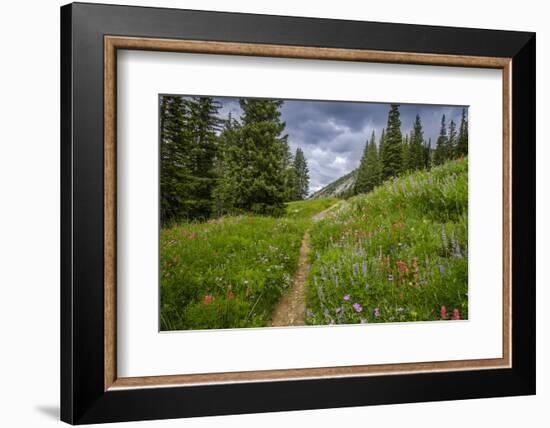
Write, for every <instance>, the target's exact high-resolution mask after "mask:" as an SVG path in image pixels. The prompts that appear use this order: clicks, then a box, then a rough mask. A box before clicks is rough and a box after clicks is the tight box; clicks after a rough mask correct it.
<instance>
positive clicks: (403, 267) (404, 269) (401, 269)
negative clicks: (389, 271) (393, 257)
mask: <svg viewBox="0 0 550 428" xmlns="http://www.w3.org/2000/svg"><path fill="white" fill-rule="evenodd" d="M397 270H398V271H399V275H404V274H406V273H408V272H409V268H408V267H407V264H406V263H405V262H403V261H401V260H399V261H398V262H397Z"/></svg>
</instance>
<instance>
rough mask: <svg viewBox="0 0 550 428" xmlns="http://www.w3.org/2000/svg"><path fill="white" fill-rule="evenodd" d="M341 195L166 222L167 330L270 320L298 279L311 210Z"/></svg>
mask: <svg viewBox="0 0 550 428" xmlns="http://www.w3.org/2000/svg"><path fill="white" fill-rule="evenodd" d="M335 202H336V200H335V199H330V200H328V199H327V200H315V201H300V202H291V203H289V204H288V205H287V216H286V217H282V218H271V217H260V216H237V217H223V218H220V219H217V220H212V221H209V222H206V223H186V224H180V225H175V226H173V227H170V228H166V229H162V230H161V232H160V275H161V276H160V283H161V329H162V330H185V329H209V328H242V327H261V326H265V325H267V323H268V322H269V320H270V317H271V313H272V310H273V307H274V305H275V304H276V303H277V301H278V300H279V298H280V297H281V295H282V294H283V293H284V291H285V290H286V289H287V288H288V287H289V286H290V284H291V280H292V276H293V274H294V272H295V271H296V268H297V263H298V257H299V252H300V246H301V241H302V238H303V235H304V233H305V231H306V229H307V228H308V227H310V225H311V216H312V215H314V214H316V213H317V212H320V211H323V210H324V209H326V208H328V207H329V206H331V205H333V204H334V203H335Z"/></svg>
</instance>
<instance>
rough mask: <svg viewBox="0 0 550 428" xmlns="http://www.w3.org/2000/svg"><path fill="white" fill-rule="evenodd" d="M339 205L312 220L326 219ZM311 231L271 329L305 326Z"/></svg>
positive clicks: (306, 236) (276, 310)
mask: <svg viewBox="0 0 550 428" xmlns="http://www.w3.org/2000/svg"><path fill="white" fill-rule="evenodd" d="M340 205H341V204H340V203H337V204H334V205H333V206H331V207H330V208H327V209H326V210H324V211H321V212H320V213H317V214H315V215H314V216H313V217H312V218H311V219H312V220H313V221H314V222H316V221H319V220H321V219H323V218H325V217H326V215H327V214H328V213H329V212H330V211H332V210H334V209H335V208H336V207H339V206H340ZM308 259H309V230H306V232H305V233H304V237H303V239H302V247H301V248H300V257H299V258H298V269H297V270H296V273H295V274H294V278H293V279H292V286H291V287H290V289H289V290H288V291H287V292H286V293H285V295H284V296H283V297H282V298H281V300H279V303H277V306H275V310H274V311H273V317H272V319H271V324H270V326H271V327H284V326H297V325H305V323H306V322H305V311H306V307H305V298H304V285H305V282H306V276H307V273H308V271H309V261H308Z"/></svg>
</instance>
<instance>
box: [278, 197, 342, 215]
mask: <svg viewBox="0 0 550 428" xmlns="http://www.w3.org/2000/svg"><path fill="white" fill-rule="evenodd" d="M337 202H338V199H336V198H326V199H308V200H305V201H296V202H288V203H287V204H286V216H287V217H288V218H302V219H311V217H313V216H314V215H315V214H317V213H319V212H321V211H324V210H326V209H328V208H330V207H331V206H332V205H334V204H336V203H337Z"/></svg>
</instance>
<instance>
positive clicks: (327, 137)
mask: <svg viewBox="0 0 550 428" xmlns="http://www.w3.org/2000/svg"><path fill="white" fill-rule="evenodd" d="M216 100H217V101H219V102H220V104H221V105H222V109H221V110H220V116H221V117H223V118H226V117H227V115H228V114H229V112H231V114H232V116H233V118H239V117H240V115H241V109H240V107H239V99H238V98H229V97H226V98H216ZM389 109H390V105H389V104H382V103H362V102H361V103H359V102H344V101H302V100H286V101H285V102H284V104H283V106H282V107H281V116H282V120H283V121H284V122H285V123H286V131H285V132H286V133H287V134H288V142H289V145H290V149H291V151H292V153H294V152H295V151H296V148H297V147H301V148H302V150H303V151H304V154H305V157H306V160H307V163H308V166H309V175H310V186H309V187H310V192H311V193H313V192H315V191H317V190H319V189H321V188H322V187H324V186H326V185H327V184H329V183H331V182H332V181H334V180H336V179H337V178H339V177H341V176H342V175H345V174H347V173H348V172H350V171H352V170H353V169H355V168H357V166H358V165H359V161H360V159H361V155H362V152H363V149H364V145H365V141H366V139H367V138H370V136H371V133H372V131H373V130H374V132H375V135H376V140H377V142H378V138H379V136H380V133H381V132H382V129H383V128H385V127H386V123H387V119H388V111H389ZM399 110H400V112H401V132H403V133H405V132H407V133H408V132H410V130H412V127H413V122H414V118H415V116H416V114H417V113H418V114H420V117H421V119H422V124H423V128H424V138H425V139H426V140H428V138H431V139H432V145H435V141H436V139H437V136H438V135H439V129H440V126H441V116H442V115H443V114H445V117H446V119H447V120H446V121H447V125H448V124H449V123H450V121H451V119H452V120H454V121H455V123H457V125H458V124H460V116H461V113H462V107H461V106H440V105H422V104H401V106H400V108H399Z"/></svg>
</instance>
